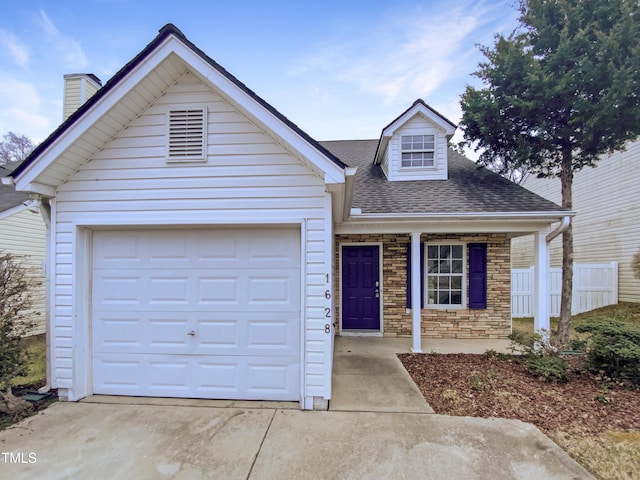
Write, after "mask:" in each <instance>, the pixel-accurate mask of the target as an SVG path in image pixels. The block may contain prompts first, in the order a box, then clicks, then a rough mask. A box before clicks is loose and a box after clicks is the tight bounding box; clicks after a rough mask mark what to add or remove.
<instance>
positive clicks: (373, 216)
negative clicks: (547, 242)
mask: <svg viewBox="0 0 640 480" xmlns="http://www.w3.org/2000/svg"><path fill="white" fill-rule="evenodd" d="M574 215H575V212H567V211H565V210H562V211H548V212H545V211H534V212H484V213H482V212H433V213H360V214H352V215H351V216H350V218H349V220H353V221H371V220H385V221H389V220H396V221H407V220H416V221H424V220H433V219H448V220H463V219H464V220H469V219H478V220H487V219H496V220H506V219H514V220H523V219H545V220H547V219H558V218H562V219H563V220H562V221H564V219H565V218H570V217H572V216H574ZM565 228H566V227H565Z"/></svg>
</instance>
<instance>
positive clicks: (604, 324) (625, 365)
mask: <svg viewBox="0 0 640 480" xmlns="http://www.w3.org/2000/svg"><path fill="white" fill-rule="evenodd" d="M576 331H578V332H581V333H590V334H591V338H590V339H589V341H588V354H587V355H588V356H587V362H588V367H589V368H590V369H591V370H593V371H595V372H603V373H604V374H605V375H606V376H607V377H609V378H612V379H622V380H627V381H629V382H631V383H633V384H635V385H640V326H638V325H633V324H629V323H624V322H619V321H617V320H610V319H599V320H595V321H593V322H589V323H585V324H582V325H578V326H576Z"/></svg>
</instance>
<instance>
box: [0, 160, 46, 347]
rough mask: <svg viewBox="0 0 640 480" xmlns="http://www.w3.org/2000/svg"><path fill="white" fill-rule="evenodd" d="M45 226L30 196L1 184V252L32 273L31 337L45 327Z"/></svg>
mask: <svg viewBox="0 0 640 480" xmlns="http://www.w3.org/2000/svg"><path fill="white" fill-rule="evenodd" d="M18 164H19V162H13V163H11V164H4V165H0V178H2V177H6V176H8V175H10V174H11V172H12V171H13V169H14V168H15V167H17V166H18ZM45 247H46V227H45V224H44V221H43V219H42V216H41V215H40V212H39V208H38V207H37V205H36V204H34V203H33V202H31V199H30V198H29V194H28V193H25V192H16V190H15V187H14V186H12V185H3V184H2V183H0V251H4V252H8V253H12V254H14V255H16V256H17V257H18V261H20V262H21V263H22V264H23V265H24V266H26V267H27V268H29V270H30V271H31V272H32V279H33V280H34V282H35V283H36V284H37V287H36V288H34V289H33V290H32V292H31V294H32V298H33V310H32V312H31V313H32V314H31V315H30V318H31V319H32V321H33V322H34V324H35V327H34V328H33V329H32V330H31V331H30V332H29V333H30V334H32V335H37V334H41V333H44V332H45V330H46V325H47V318H46V309H45V292H44V290H45V285H44V272H43V268H44V261H45Z"/></svg>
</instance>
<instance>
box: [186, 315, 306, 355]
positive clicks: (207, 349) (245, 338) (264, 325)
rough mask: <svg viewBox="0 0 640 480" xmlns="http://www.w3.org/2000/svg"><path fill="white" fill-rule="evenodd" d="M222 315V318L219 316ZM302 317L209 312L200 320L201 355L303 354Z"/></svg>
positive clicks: (198, 350)
mask: <svg viewBox="0 0 640 480" xmlns="http://www.w3.org/2000/svg"><path fill="white" fill-rule="evenodd" d="M215 317H218V318H215ZM299 321H300V319H299V317H298V316H297V315H295V314H292V313H290V312H275V313H269V312H266V313H265V312H263V313H261V314H260V315H255V314H254V316H252V314H247V313H246V312H237V313H227V312H225V313H209V314H208V315H206V316H201V317H199V319H198V320H196V326H195V328H194V332H195V336H194V338H195V339H196V340H197V342H196V344H195V345H196V347H195V349H194V351H193V353H195V354H198V355H245V356H250V355H266V356H297V355H299V347H298V345H299V342H298V340H297V339H298V337H299V335H300V328H299Z"/></svg>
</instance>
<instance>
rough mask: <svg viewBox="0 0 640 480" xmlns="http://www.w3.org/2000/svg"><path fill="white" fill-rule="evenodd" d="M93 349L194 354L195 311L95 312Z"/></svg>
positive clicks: (111, 351) (112, 351)
mask: <svg viewBox="0 0 640 480" xmlns="http://www.w3.org/2000/svg"><path fill="white" fill-rule="evenodd" d="M96 314H97V315H98V316H99V317H100V318H101V319H102V320H101V321H100V322H94V325H93V333H92V337H93V350H94V352H102V353H109V352H110V353H136V352H138V353H183V354H186V353H190V352H191V350H192V349H193V346H192V345H190V344H189V339H190V336H189V335H187V333H188V332H189V331H190V328H191V327H190V326H191V325H192V324H193V323H194V314H193V313H184V312H181V314H180V315H176V314H172V313H171V312H122V311H117V312H99V311H98V312H94V315H96Z"/></svg>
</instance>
